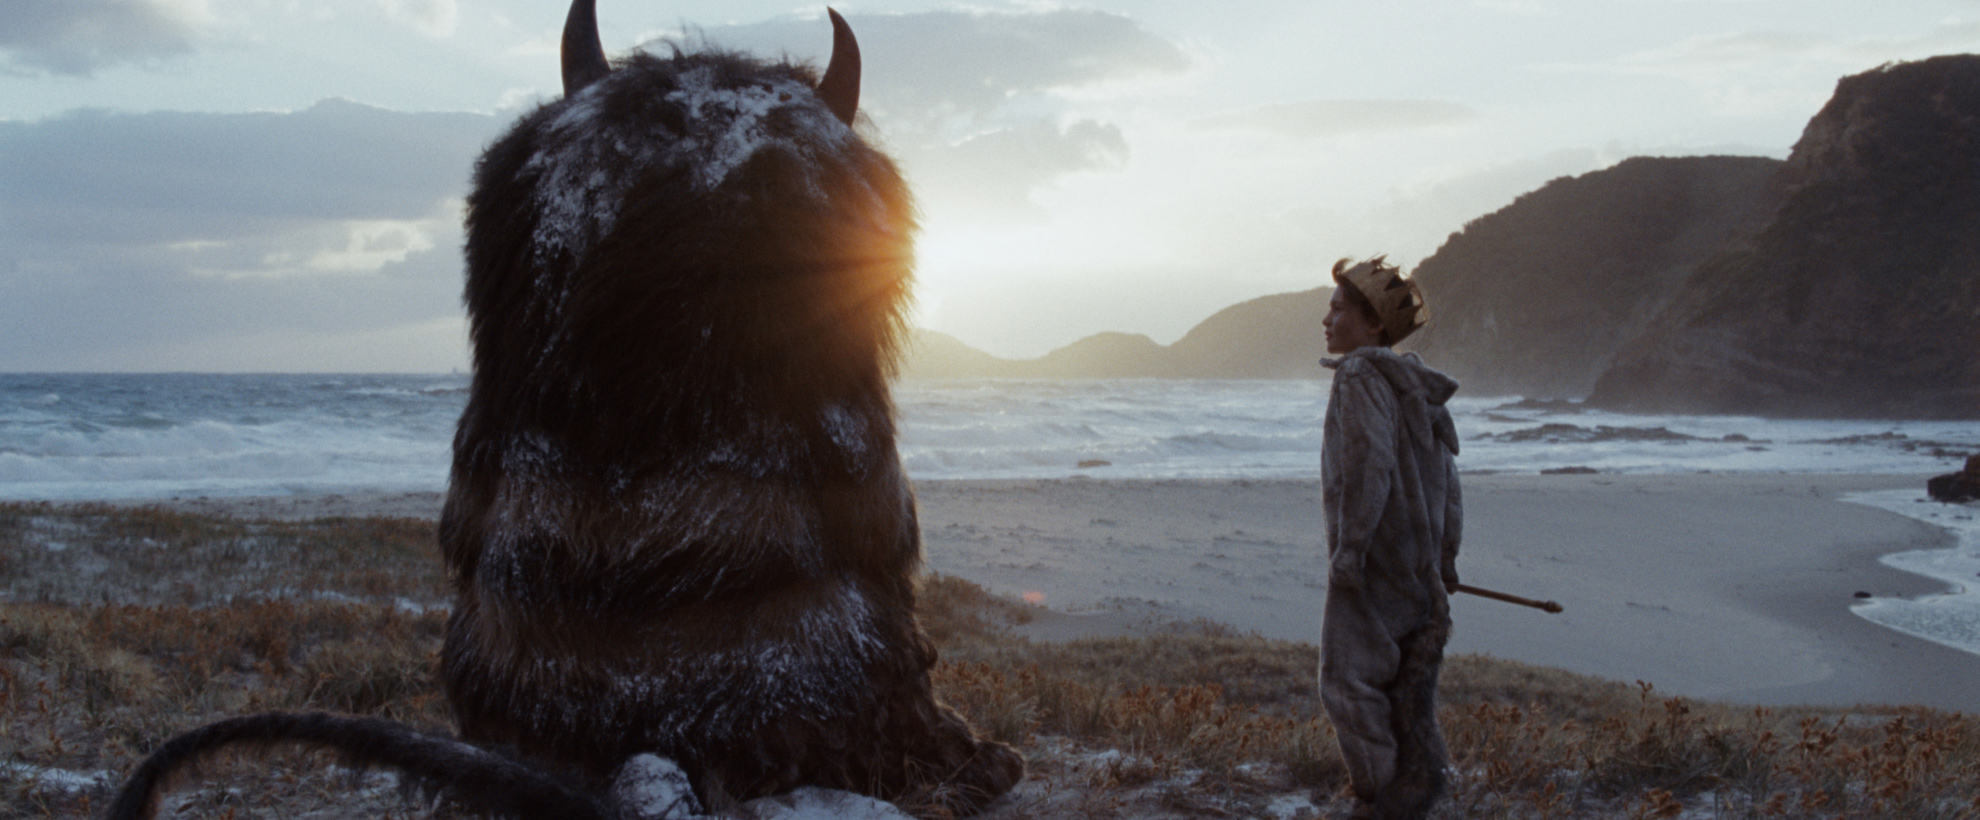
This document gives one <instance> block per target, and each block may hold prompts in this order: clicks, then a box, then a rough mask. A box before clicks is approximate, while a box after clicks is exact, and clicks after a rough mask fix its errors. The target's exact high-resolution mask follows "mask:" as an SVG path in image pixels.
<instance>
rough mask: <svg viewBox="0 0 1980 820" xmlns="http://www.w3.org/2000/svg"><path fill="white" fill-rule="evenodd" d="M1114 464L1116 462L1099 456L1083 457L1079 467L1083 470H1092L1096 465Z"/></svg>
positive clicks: (1107, 465) (1106, 465)
mask: <svg viewBox="0 0 1980 820" xmlns="http://www.w3.org/2000/svg"><path fill="white" fill-rule="evenodd" d="M1112 466H1114V462H1111V461H1107V460H1106V459H1099V458H1088V459H1081V460H1080V462H1079V469H1082V470H1091V469H1093V468H1095V467H1112Z"/></svg>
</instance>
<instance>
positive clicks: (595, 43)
mask: <svg viewBox="0 0 1980 820" xmlns="http://www.w3.org/2000/svg"><path fill="white" fill-rule="evenodd" d="M610 73H612V66H611V65H609V64H607V63H606V62H605V46H604V44H602V43H601V42H599V39H598V4H597V0H571V13H570V15H569V16H567V17H565V18H564V96H566V97H569V96H571V95H572V94H576V93H578V92H579V91H583V90H584V87H585V86H587V85H590V84H592V83H593V82H594V81H596V80H597V79H598V78H600V77H603V76H605V75H607V74H610Z"/></svg>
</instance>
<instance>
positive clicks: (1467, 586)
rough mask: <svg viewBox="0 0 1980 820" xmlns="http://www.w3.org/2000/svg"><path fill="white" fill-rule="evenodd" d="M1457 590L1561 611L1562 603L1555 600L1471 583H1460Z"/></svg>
mask: <svg viewBox="0 0 1980 820" xmlns="http://www.w3.org/2000/svg"><path fill="white" fill-rule="evenodd" d="M1457 591H1458V592H1468V593H1471V594H1472V595H1476V596H1479V597H1481V598H1490V599H1492V600H1494V601H1505V602H1506V603H1509V604H1519V605H1520V606H1530V607H1533V608H1534V609H1539V610H1544V611H1547V612H1554V613H1558V612H1560V611H1561V605H1560V604H1557V603H1555V602H1553V601H1535V600H1533V599H1532V598H1521V597H1519V596H1518V595H1508V594H1506V593H1504V592H1497V591H1494V590H1489V589H1483V588H1480V587H1475V586H1472V585H1470V584H1458V585H1457Z"/></svg>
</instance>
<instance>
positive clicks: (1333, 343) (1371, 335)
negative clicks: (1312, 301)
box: [1321, 285, 1382, 353]
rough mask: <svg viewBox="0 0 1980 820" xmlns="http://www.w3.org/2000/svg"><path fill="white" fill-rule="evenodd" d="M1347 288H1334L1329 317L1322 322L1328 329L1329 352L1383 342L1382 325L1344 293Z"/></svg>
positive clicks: (1354, 349) (1343, 286)
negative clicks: (1370, 317) (1371, 318)
mask: <svg viewBox="0 0 1980 820" xmlns="http://www.w3.org/2000/svg"><path fill="white" fill-rule="evenodd" d="M1345 288H1346V286H1345V285H1342V286H1338V287H1335V288H1334V298H1333V299H1330V300H1328V302H1327V319H1326V321H1324V322H1322V323H1321V324H1322V325H1324V326H1325V327H1326V329H1327V352H1328V353H1353V352H1355V351H1357V350H1360V349H1362V348H1364V347H1368V346H1370V345H1379V344H1381V343H1382V326H1381V325H1379V324H1377V323H1375V322H1374V321H1372V320H1370V319H1369V318H1368V314H1366V313H1364V312H1362V310H1361V308H1359V307H1357V306H1356V305H1355V303H1354V302H1352V301H1350V300H1349V299H1348V298H1347V296H1345V295H1343V294H1342V292H1341V291H1342V290H1344V289H1345Z"/></svg>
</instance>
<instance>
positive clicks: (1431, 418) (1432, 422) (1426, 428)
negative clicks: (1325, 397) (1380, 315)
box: [1320, 345, 1458, 456]
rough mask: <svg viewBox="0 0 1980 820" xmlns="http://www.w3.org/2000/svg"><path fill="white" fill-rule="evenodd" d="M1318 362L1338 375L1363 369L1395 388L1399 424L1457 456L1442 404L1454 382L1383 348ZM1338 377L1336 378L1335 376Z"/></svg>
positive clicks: (1415, 358) (1452, 430)
mask: <svg viewBox="0 0 1980 820" xmlns="http://www.w3.org/2000/svg"><path fill="white" fill-rule="evenodd" d="M1320 363H1321V364H1322V365H1325V366H1327V367H1330V368H1333V369H1334V370H1336V371H1340V373H1346V372H1348V371H1350V370H1359V369H1362V368H1367V369H1368V371H1369V372H1372V373H1375V374H1376V375H1378V376H1381V377H1382V379H1383V380H1384V381H1387V382H1388V383H1389V385H1390V386H1391V387H1393V388H1395V391H1396V398H1397V399H1398V400H1399V401H1400V402H1401V404H1402V407H1401V410H1402V418H1403V423H1404V424H1407V425H1409V428H1410V430H1409V431H1410V433H1412V434H1414V435H1415V436H1416V437H1417V440H1418V441H1429V440H1430V439H1431V438H1432V437H1433V436H1434V437H1435V438H1436V441H1437V442H1438V443H1439V444H1442V445H1443V447H1444V449H1446V450H1449V451H1450V453H1451V455H1454V456H1455V455H1457V454H1458V437H1457V425H1455V424H1453V423H1452V422H1451V411H1450V410H1449V409H1447V408H1445V406H1444V403H1445V402H1447V401H1450V398H1451V396H1452V395H1454V394H1456V393H1457V389H1458V383H1457V380H1456V379H1453V378H1451V377H1449V376H1446V375H1444V374H1443V373H1440V372H1437V371H1436V370H1433V369H1431V367H1430V366H1429V365H1426V364H1424V363H1423V359H1422V357H1419V356H1417V355H1416V354H1415V353H1400V354H1399V353H1397V352H1395V351H1394V350H1390V349H1389V348H1386V347H1377V346H1372V345H1371V346H1369V347H1364V348H1361V349H1359V350H1356V351H1354V352H1352V353H1349V354H1347V355H1345V356H1342V357H1340V358H1338V359H1321V360H1320ZM1336 378H1338V375H1337V376H1336Z"/></svg>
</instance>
